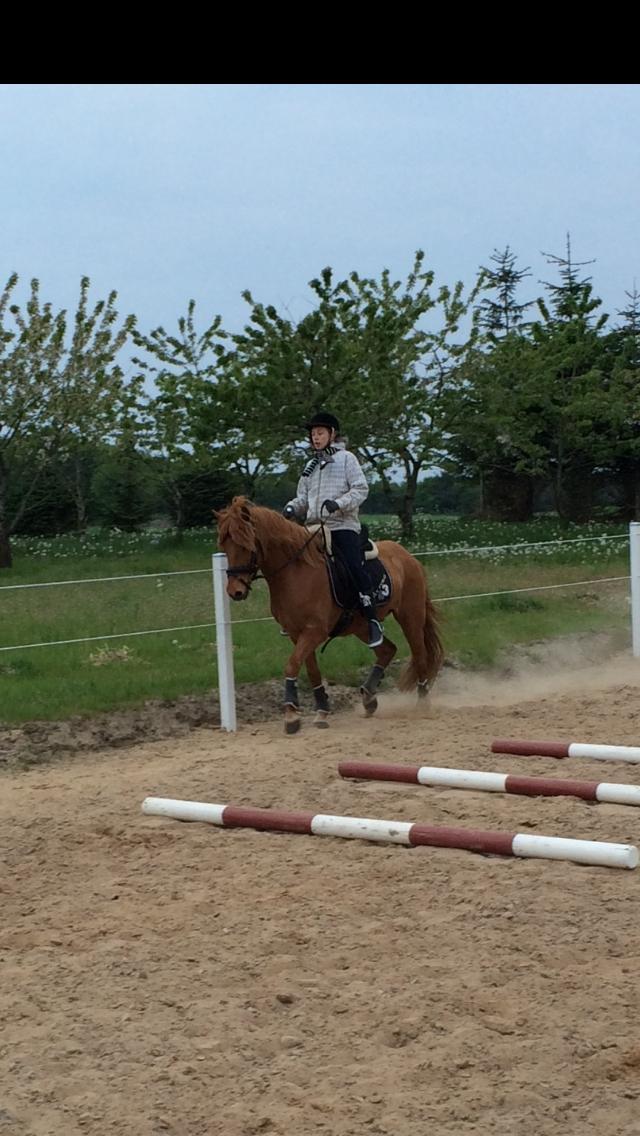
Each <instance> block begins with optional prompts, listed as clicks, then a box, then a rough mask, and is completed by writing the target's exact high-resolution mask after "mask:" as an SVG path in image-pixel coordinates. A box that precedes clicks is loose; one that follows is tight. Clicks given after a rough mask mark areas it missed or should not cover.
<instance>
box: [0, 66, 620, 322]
mask: <svg viewBox="0 0 640 1136" xmlns="http://www.w3.org/2000/svg"><path fill="white" fill-rule="evenodd" d="M639 143H640V85H636V84H633V85H630V84H621V85H612V84H605V85H595V84H593V85H592V84H585V85H556V84H541V85H533V84H522V85H496V84H486V85H460V84H450V85H449V84H434V85H430V84H420V85H412V84H377V85H370V84H353V85H345V84H335V85H334V84H309V85H298V84H269V85H260V84H257V85H227V84H223V85H216V84H210V85H197V84H193V85H190V84H180V85H164V84H158V85H150V84H140V85H131V84H102V85H82V84H79V85H72V84H61V85H32V84H23V85H20V84H14V85H3V86H1V85H0V214H1V216H2V233H3V239H2V243H1V246H0V247H1V256H2V270H1V272H0V275H1V276H2V283H4V281H5V280H6V278H7V277H8V275H9V274H10V272H12V271H14V270H15V271H17V272H18V273H19V275H20V276H21V278H22V280H23V281H24V282H25V285H26V282H28V280H29V279H30V278H31V277H32V276H37V277H39V279H40V281H41V285H42V293H43V297H44V298H45V299H49V300H51V301H52V302H53V304H54V305H56V306H61V307H62V306H73V305H74V302H75V299H76V296H77V293H78V286H79V281H80V277H81V275H83V274H86V275H88V276H90V278H91V280H92V284H93V289H92V293H91V295H92V297H93V298H95V299H97V298H98V297H99V296H102V295H105V294H106V293H107V292H108V291H109V290H111V289H113V288H115V289H116V290H117V291H118V294H119V308H120V310H121V311H122V312H123V313H124V312H134V313H135V314H136V316H137V317H138V321H139V324H140V326H141V327H142V328H143V329H144V330H150V329H151V328H152V327H155V326H157V325H158V324H164V326H165V327H166V328H167V330H174V329H175V325H176V321H177V319H178V317H179V316H180V315H181V314H183V313H184V312H185V310H186V306H187V302H188V300H189V299H190V298H191V297H193V298H194V299H195V300H196V302H197V311H198V312H199V317H200V321H202V326H203V325H204V320H205V318H207V317H209V316H211V315H214V314H220V315H221V316H222V319H223V324H224V325H225V326H227V327H228V328H230V329H231V330H236V329H238V328H239V327H241V326H242V324H243V323H244V321H245V319H246V314H247V311H248V309H247V306H246V304H245V303H244V301H243V300H242V299H241V295H240V293H241V291H242V290H243V289H245V288H249V289H250V290H251V291H252V292H253V294H254V296H255V298H256V299H260V300H263V301H265V302H269V303H273V304H275V305H276V306H278V307H280V308H282V309H287V310H288V311H289V312H290V314H291V315H292V316H293V317H294V318H296V319H299V318H301V317H302V316H303V315H305V313H306V312H307V311H308V310H309V308H310V306H311V304H312V296H311V293H310V291H309V288H308V281H309V280H310V279H311V278H312V277H313V276H315V275H317V273H318V272H319V271H320V270H321V269H322V268H323V267H325V266H326V265H330V266H332V267H333V269H334V270H335V272H336V274H337V275H338V276H340V277H341V276H342V275H346V274H347V273H348V272H349V271H351V270H352V269H355V270H357V271H358V272H359V273H361V274H376V275H377V274H379V273H380V272H381V270H382V269H383V268H385V267H387V268H389V269H390V270H391V272H392V273H393V274H394V275H397V276H402V277H404V276H405V275H406V273H407V271H408V270H409V269H410V267H411V264H412V260H413V254H414V252H415V250H416V249H418V248H423V249H424V250H425V253H426V263H427V266H429V267H432V268H433V269H434V270H435V272H436V281H437V282H438V283H449V284H452V283H454V282H455V281H456V280H457V279H462V280H463V281H464V282H465V283H466V284H470V283H471V282H472V281H473V278H474V275H475V273H476V270H477V268H478V266H479V265H480V264H482V263H484V264H487V263H488V262H489V258H490V256H491V253H492V251H493V250H494V249H495V248H498V249H503V248H504V247H505V246H506V245H510V246H511V248H512V250H513V251H514V252H515V253H517V255H518V262H519V264H520V266H521V267H526V266H530V267H531V269H532V278H531V280H530V281H529V282H528V291H527V294H526V295H523V297H522V298H523V299H524V298H530V296H532V295H534V294H537V293H538V292H539V290H540V288H539V285H538V281H540V280H545V279H546V280H551V281H554V282H555V281H556V280H557V274H556V273H555V272H554V270H553V269H552V268H550V267H548V266H547V264H546V263H545V260H544V257H543V256H542V252H543V251H544V252H553V253H557V254H562V253H563V252H564V249H565V241H566V234H567V232H568V231H569V232H570V233H571V239H572V246H573V255H574V257H575V259H576V260H578V261H584V260H592V259H593V260H595V264H593V265H591V266H590V267H589V268H588V269H585V270H584V271H585V273H586V274H589V275H591V276H592V277H593V283H594V288H595V291H596V294H598V295H599V296H600V297H601V298H602V299H603V301H604V310H606V311H608V312H610V313H611V315H612V316H614V315H615V312H616V309H619V308H622V307H624V306H625V303H626V298H625V291H629V290H631V289H632V288H633V287H634V282H638V283H640V225H639V223H638V222H639V216H638V214H639V208H638V207H639V202H640V144H639Z"/></svg>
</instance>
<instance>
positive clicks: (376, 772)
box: [338, 761, 420, 784]
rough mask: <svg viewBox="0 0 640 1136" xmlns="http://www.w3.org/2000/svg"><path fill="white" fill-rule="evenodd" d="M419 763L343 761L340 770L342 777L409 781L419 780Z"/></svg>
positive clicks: (412, 782)
mask: <svg viewBox="0 0 640 1136" xmlns="http://www.w3.org/2000/svg"><path fill="white" fill-rule="evenodd" d="M419 771H420V766H419V765H384V764H380V765H378V763H377V762H375V763H374V762H372V761H341V762H340V764H339V765H338V772H339V774H340V776H341V777H355V778H358V777H359V778H360V779H361V780H363V781H371V780H372V779H373V780H375V781H408V782H409V783H411V784H414V783H415V782H417V780H418V773H419Z"/></svg>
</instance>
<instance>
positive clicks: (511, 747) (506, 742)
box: [491, 738, 571, 757]
mask: <svg viewBox="0 0 640 1136" xmlns="http://www.w3.org/2000/svg"><path fill="white" fill-rule="evenodd" d="M570 745H571V742H527V741H519V740H518V739H517V738H495V739H494V740H493V741H492V743H491V749H492V751H493V753H513V754H518V755H519V756H520V757H568V756H569V746H570Z"/></svg>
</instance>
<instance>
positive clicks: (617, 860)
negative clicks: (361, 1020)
mask: <svg viewBox="0 0 640 1136" xmlns="http://www.w3.org/2000/svg"><path fill="white" fill-rule="evenodd" d="M142 811H143V813H147V814H148V815H152V816H166V817H173V818H174V819H175V820H187V821H204V822H205V823H208V824H215V825H219V826H221V827H223V828H257V829H261V830H266V831H270V832H297V833H302V834H304V835H306V836H341V837H344V838H346V839H350V840H373V841H379V842H384V843H388V844H404V845H408V846H416V845H430V846H432V847H437V848H461V849H464V850H466V851H467V852H481V853H491V854H492V855H494V856H523V857H537V858H541V859H544V860H572V861H574V862H575V863H577V864H596V865H602V866H603V867H607V868H635V867H636V866H637V864H638V849H637V848H636V847H635V846H634V845H633V844H606V843H604V842H600V841H595V840H570V839H566V838H565V837H560V836H538V835H536V834H531V833H528V832H483V831H481V830H479V829H473V828H439V827H438V828H436V827H432V826H431V825H426V824H411V823H410V822H408V821H396V820H374V819H371V818H368V817H344V816H331V815H325V814H323V813H310V812H295V813H294V812H285V811H283V810H281V809H255V808H244V807H240V806H238V805H220V804H206V803H204V802H202V801H175V800H171V799H170V798H167V797H147V798H146V799H145V800H144V801H143V803H142Z"/></svg>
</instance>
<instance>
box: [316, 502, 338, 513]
mask: <svg viewBox="0 0 640 1136" xmlns="http://www.w3.org/2000/svg"><path fill="white" fill-rule="evenodd" d="M322 508H323V509H326V510H327V513H337V512H338V509H339V508H340V506H339V504H338V502H337V501H331V500H330V499H329V500H327V501H323V503H322ZM320 511H321V512H322V509H321V510H320Z"/></svg>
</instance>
